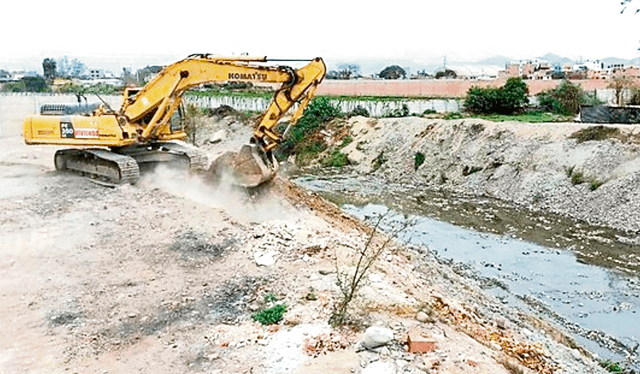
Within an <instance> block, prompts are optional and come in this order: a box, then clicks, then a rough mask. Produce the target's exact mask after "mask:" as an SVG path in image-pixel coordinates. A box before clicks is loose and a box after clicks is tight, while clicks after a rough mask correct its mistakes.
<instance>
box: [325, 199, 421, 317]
mask: <svg viewBox="0 0 640 374" xmlns="http://www.w3.org/2000/svg"><path fill="white" fill-rule="evenodd" d="M388 214H389V212H388V211H387V213H385V214H381V215H378V217H377V218H374V222H375V223H374V226H373V228H372V229H371V232H370V233H369V237H368V238H367V241H366V243H365V245H364V247H362V249H360V250H358V251H357V253H356V264H355V268H354V269H353V270H351V271H344V270H341V269H340V264H339V263H338V256H337V255H336V260H335V263H334V265H335V268H336V275H337V285H338V288H339V289H340V292H341V294H342V296H341V298H340V301H339V302H338V304H337V306H336V308H335V311H334V313H333V315H332V316H331V318H330V319H329V321H330V323H331V324H332V325H333V326H343V325H345V324H346V323H347V320H348V311H349V305H350V303H351V302H352V301H353V299H354V298H355V297H356V295H357V294H358V291H359V290H360V287H362V284H363V280H364V277H365V275H366V274H367V273H368V271H369V269H371V266H373V264H374V263H375V261H376V260H377V259H378V258H379V257H380V255H381V254H382V252H383V251H384V250H385V248H386V247H387V245H389V243H390V242H391V241H392V240H394V239H395V238H397V237H398V236H399V235H400V234H402V233H403V232H404V231H406V229H407V227H409V226H410V225H411V224H412V223H411V222H410V221H408V220H406V219H405V220H404V221H398V220H393V221H392V220H388V221H385V218H386V217H387V215H388ZM382 224H385V225H387V226H389V230H388V233H387V235H386V238H382V241H381V242H380V241H377V240H376V239H377V238H376V236H377V235H376V234H377V233H378V230H379V229H380V226H381V225H382Z"/></svg>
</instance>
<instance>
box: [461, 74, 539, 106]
mask: <svg viewBox="0 0 640 374" xmlns="http://www.w3.org/2000/svg"><path fill="white" fill-rule="evenodd" d="M528 95H529V88H528V87H527V84H526V83H525V82H524V81H523V80H522V78H509V79H508V80H507V82H506V83H505V85H504V86H502V87H499V88H493V87H489V88H481V87H471V88H470V89H469V90H468V91H467V96H466V98H465V101H464V106H465V108H466V109H467V110H468V111H470V112H473V113H481V114H491V113H497V114H512V113H514V112H516V111H518V110H520V109H522V108H523V107H524V106H525V105H526V104H528V103H529V98H528Z"/></svg>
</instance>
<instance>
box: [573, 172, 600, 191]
mask: <svg viewBox="0 0 640 374" xmlns="http://www.w3.org/2000/svg"><path fill="white" fill-rule="evenodd" d="M565 172H566V174H567V178H570V179H571V184H572V185H574V186H576V185H578V184H583V183H589V189H590V190H591V191H595V190H597V189H598V188H600V186H602V185H603V184H604V183H605V182H603V181H601V180H599V179H597V178H595V177H593V178H587V177H585V175H584V173H582V172H579V171H575V166H571V167H568V168H567V169H566V170H565Z"/></svg>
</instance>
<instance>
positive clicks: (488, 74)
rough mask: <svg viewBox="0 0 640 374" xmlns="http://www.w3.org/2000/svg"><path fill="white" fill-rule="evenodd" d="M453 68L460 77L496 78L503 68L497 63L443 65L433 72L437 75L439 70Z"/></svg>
mask: <svg viewBox="0 0 640 374" xmlns="http://www.w3.org/2000/svg"><path fill="white" fill-rule="evenodd" d="M445 70H452V71H454V72H455V73H456V77H457V78H458V79H480V80H482V79H496V78H498V77H499V76H500V72H501V71H502V68H500V67H499V66H495V65H449V64H447V66H442V67H440V68H438V69H436V70H435V71H434V72H433V75H434V76H435V75H436V74H437V73H438V72H444V71H445Z"/></svg>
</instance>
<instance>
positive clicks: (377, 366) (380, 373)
mask: <svg viewBox="0 0 640 374" xmlns="http://www.w3.org/2000/svg"><path fill="white" fill-rule="evenodd" d="M395 372H396V368H395V366H394V365H393V364H392V363H390V362H382V361H376V362H372V363H370V364H369V365H367V366H366V367H365V368H364V369H362V374H395Z"/></svg>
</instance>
